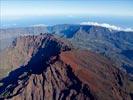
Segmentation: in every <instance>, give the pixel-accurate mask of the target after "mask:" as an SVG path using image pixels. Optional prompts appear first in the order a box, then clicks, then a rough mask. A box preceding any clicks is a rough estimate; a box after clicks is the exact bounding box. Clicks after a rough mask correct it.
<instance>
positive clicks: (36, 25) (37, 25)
mask: <svg viewBox="0 0 133 100" xmlns="http://www.w3.org/2000/svg"><path fill="white" fill-rule="evenodd" d="M31 26H32V27H39V26H42V27H43V26H47V25H45V24H35V25H31Z"/></svg>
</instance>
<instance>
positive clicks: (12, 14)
mask: <svg viewBox="0 0 133 100" xmlns="http://www.w3.org/2000/svg"><path fill="white" fill-rule="evenodd" d="M132 5H133V0H0V10H1V11H0V13H1V14H0V17H1V19H4V18H6V19H13V18H16V19H17V18H21V17H22V18H23V17H30V16H61V15H65V16H70V17H71V16H75V15H95V16H96V15H98V16H132V17H133V6H132Z"/></svg>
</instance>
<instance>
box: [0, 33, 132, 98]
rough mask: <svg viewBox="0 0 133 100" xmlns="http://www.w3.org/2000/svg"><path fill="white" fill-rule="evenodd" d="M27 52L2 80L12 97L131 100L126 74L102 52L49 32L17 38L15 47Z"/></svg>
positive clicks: (1, 91)
mask: <svg viewBox="0 0 133 100" xmlns="http://www.w3.org/2000/svg"><path fill="white" fill-rule="evenodd" d="M15 48H17V49H18V50H19V52H20V51H21V52H22V51H23V50H26V51H27V52H28V54H29V55H28V56H29V57H27V60H26V61H25V63H24V65H23V66H20V67H17V68H15V69H14V70H13V71H11V72H10V73H9V75H8V76H7V77H5V78H3V79H2V80H1V81H0V83H1V86H0V98H1V99H12V100H18V99H19V100H45V99H48V100H65V99H67V100H73V99H74V100H77V99H78V100H131V97H132V96H133V95H132V93H131V91H130V86H129V84H130V82H129V80H128V77H127V75H125V74H124V73H123V72H121V71H120V70H119V69H118V68H116V67H115V66H114V65H112V62H110V61H109V60H107V59H106V58H104V57H103V56H100V55H99V54H96V53H93V52H90V51H88V50H80V49H76V48H74V47H73V46H72V45H71V44H70V43H69V42H68V41H66V40H63V39H61V38H58V37H56V36H53V35H50V34H41V35H37V36H24V37H21V38H18V39H17V40H16V41H15V42H14V43H13V47H12V49H15Z"/></svg>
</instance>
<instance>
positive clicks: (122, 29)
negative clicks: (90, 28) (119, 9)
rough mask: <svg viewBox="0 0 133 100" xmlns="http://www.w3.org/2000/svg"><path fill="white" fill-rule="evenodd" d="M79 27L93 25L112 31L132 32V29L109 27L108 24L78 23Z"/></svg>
mask: <svg viewBox="0 0 133 100" xmlns="http://www.w3.org/2000/svg"><path fill="white" fill-rule="evenodd" d="M80 25H94V26H101V27H106V28H109V29H112V30H118V31H128V32H129V31H131V32H133V29H132V28H122V27H118V26H115V25H110V24H107V23H97V22H82V23H80Z"/></svg>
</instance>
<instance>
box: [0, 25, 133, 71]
mask: <svg viewBox="0 0 133 100" xmlns="http://www.w3.org/2000/svg"><path fill="white" fill-rule="evenodd" d="M40 33H50V34H54V35H58V36H60V37H62V38H64V39H68V40H69V41H71V43H72V44H74V45H76V46H77V48H82V49H88V50H91V51H94V52H96V53H100V54H102V55H104V56H106V57H108V58H109V59H111V60H112V61H113V62H114V63H115V64H117V65H118V66H121V67H120V68H121V69H124V70H126V72H128V73H130V74H133V32H127V31H117V30H112V29H109V28H105V27H101V26H93V25H70V24H62V25H55V26H45V27H27V28H8V29H1V31H0V35H1V37H0V43H1V50H2V49H3V48H5V47H7V46H9V44H11V41H13V39H15V38H16V37H19V36H24V35H38V34H40Z"/></svg>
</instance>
